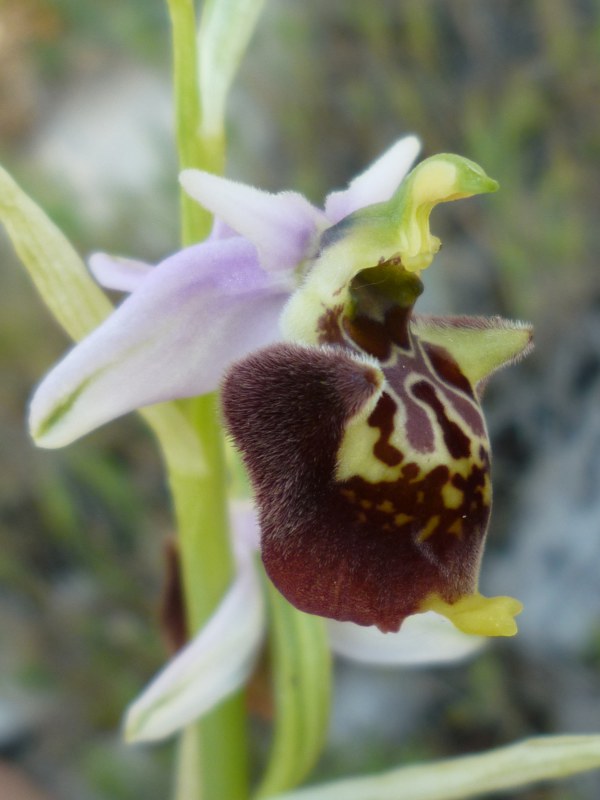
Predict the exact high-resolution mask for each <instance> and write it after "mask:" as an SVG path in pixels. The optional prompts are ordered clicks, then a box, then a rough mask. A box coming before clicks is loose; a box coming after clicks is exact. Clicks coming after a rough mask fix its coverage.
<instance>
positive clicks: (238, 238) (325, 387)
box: [31, 137, 531, 636]
mask: <svg viewBox="0 0 600 800" xmlns="http://www.w3.org/2000/svg"><path fill="white" fill-rule="evenodd" d="M417 149H418V142H417V140H416V139H415V138H414V137H408V138H405V139H402V140H400V141H399V142H397V143H396V144H395V145H394V146H393V147H392V148H391V149H390V150H388V151H387V152H386V153H385V154H384V155H383V156H382V157H381V158H380V159H379V160H378V161H376V162H375V163H374V164H373V165H372V166H371V167H370V168H369V169H368V170H367V171H366V172H364V173H363V174H362V175H360V176H359V177H358V178H356V179H355V180H354V181H353V182H352V183H351V184H350V185H349V187H348V188H347V189H346V190H345V191H342V192H336V193H333V194H331V195H329V197H328V198H327V200H326V203H325V207H324V210H319V209H317V208H315V207H314V206H312V205H311V204H310V203H309V202H308V201H307V200H306V199H304V198H303V197H302V196H300V195H298V194H296V193H292V192H283V193H281V194H278V195H271V194H267V193H264V192H260V191H259V190H257V189H254V188H251V187H247V186H243V185H240V184H236V183H234V182H232V181H229V180H226V179H224V178H219V177H216V176H214V175H209V174H207V173H201V172H198V171H195V170H187V171H184V173H183V174H182V177H181V180H182V184H183V186H184V188H185V189H186V190H187V192H188V193H189V194H190V195H191V196H192V197H193V198H195V199H196V200H198V201H199V202H201V203H202V204H203V205H204V206H205V207H206V208H208V209H209V210H210V211H211V212H213V214H214V215H215V218H216V224H215V227H214V229H213V233H212V235H211V236H210V237H209V239H208V240H207V241H206V242H203V243H201V244H198V245H195V246H193V247H190V248H187V249H185V250H183V251H181V252H179V253H177V254H175V255H173V256H171V257H170V258H168V259H166V260H165V261H163V262H162V263H161V264H159V265H158V266H157V267H155V268H149V267H147V266H146V265H143V264H140V263H139V262H132V261H129V260H118V259H111V258H109V257H107V256H97V257H96V258H95V259H93V260H92V263H91V267H92V270H93V271H94V273H95V274H96V276H97V277H98V278H99V280H100V281H101V282H103V283H104V284H105V285H109V286H112V287H114V288H120V289H125V290H130V291H131V295H130V296H129V297H128V298H127V299H126V300H125V301H124V302H123V303H122V304H121V306H120V307H119V308H118V309H117V310H116V311H115V312H114V313H113V314H112V315H111V316H110V318H109V319H108V320H107V321H106V322H105V323H103V324H102V325H101V326H100V327H99V328H98V329H96V330H95V331H94V332H93V333H92V334H91V335H90V336H88V338H87V339H85V340H84V341H83V342H81V343H80V344H78V345H77V346H76V347H75V348H74V349H73V350H72V351H71V353H69V354H68V355H67V356H66V358H65V359H64V360H63V361H62V362H60V363H59V364H58V366H57V367H55V368H54V370H52V371H51V372H50V374H49V375H48V376H47V377H46V379H45V380H44V381H43V382H42V384H41V386H40V387H39V389H38V391H37V393H36V395H35V396H34V398H33V401H32V405H31V426H32V430H33V434H34V437H35V438H36V439H37V441H38V443H39V444H41V445H43V446H44V445H45V446H48V447H55V446H60V445H63V444H67V443H68V442H70V441H72V440H73V439H75V438H77V437H78V436H81V435H83V434H84V433H86V432H88V431H90V430H92V429H93V428H94V427H97V426H98V425H100V424H102V423H103V422H106V421H108V420H110V419H112V418H114V417H116V416H118V415H120V414H123V413H125V412H127V411H129V410H132V409H134V408H137V407H140V406H145V405H148V404H151V403H156V402H159V401H162V400H168V399H174V398H179V397H188V396H193V395H197V394H202V393H205V392H209V391H212V390H213V389H215V388H216V387H217V386H218V384H219V382H220V381H221V380H222V379H223V376H225V377H224V380H223V383H222V389H223V393H222V394H223V412H224V417H225V422H226V426H227V428H228V430H229V433H230V434H231V436H232V437H233V439H234V442H235V444H236V445H237V447H238V448H239V450H240V451H241V453H242V456H243V459H244V461H245V463H246V466H247V468H248V472H249V475H250V479H251V481H252V483H253V488H254V492H255V496H256V499H257V503H258V509H259V521H260V528H261V554H262V559H263V562H264V564H265V567H266V570H267V573H268V575H269V577H270V578H271V580H272V581H273V583H274V584H275V586H276V587H277V588H278V589H279V591H280V592H281V593H282V594H283V595H284V596H285V597H286V598H287V599H288V600H289V601H290V602H291V603H292V604H293V605H295V606H296V607H297V608H299V609H300V610H303V611H306V612H309V613H313V614H318V615H321V616H324V617H327V618H333V619H335V620H338V621H340V622H352V623H357V624H359V625H363V626H376V627H378V628H379V629H380V630H381V631H384V632H385V631H398V630H399V628H400V626H401V625H402V624H403V623H404V621H405V620H406V618H408V617H410V616H412V615H414V614H423V613H425V612H436V613H437V614H440V615H442V616H445V617H447V618H448V619H450V620H451V621H452V622H453V623H454V625H455V626H456V627H457V628H458V629H459V630H461V631H463V632H465V633H466V634H474V635H484V636H496V635H499V636H506V635H512V634H514V633H515V631H516V625H515V623H514V619H513V617H514V616H515V615H516V614H517V613H519V611H520V608H521V606H520V603H518V601H516V600H514V599H512V598H506V597H497V598H485V597H483V596H482V595H481V594H480V593H479V591H478V587H477V582H478V573H479V564H480V560H481V555H482V550H483V545H484V540H485V535H486V531H487V526H488V520H489V513H490V504H491V487H490V478H489V461H490V459H489V442H488V437H487V432H486V427H485V422H484V419H483V415H482V411H481V406H480V395H481V390H482V387H483V385H484V383H485V382H486V380H487V378H488V377H489V375H490V374H491V373H492V372H494V371H495V370H496V369H498V368H499V367H500V366H502V365H503V364H505V363H508V362H510V361H513V360H514V359H515V358H517V357H518V356H519V355H523V354H524V353H525V352H526V351H527V350H528V348H529V347H530V345H531V330H530V328H529V327H528V326H526V325H523V324H521V323H510V322H507V321H505V320H501V319H499V318H492V319H483V318H466V317H458V318H454V317H447V318H428V317H420V316H418V315H415V314H413V306H414V303H415V301H416V300H417V298H418V296H419V294H420V293H421V291H422V283H421V280H420V273H421V271H422V270H424V269H425V268H427V267H428V266H429V265H430V263H431V262H432V260H433V258H434V256H435V254H436V252H437V251H438V249H439V247H440V242H439V239H437V238H436V237H435V236H433V235H432V234H431V232H430V229H429V216H430V213H431V211H432V209H433V208H434V206H436V205H437V204H438V203H440V202H445V201H449V200H455V199H459V198H462V197H469V196H471V195H474V194H477V193H481V192H490V191H494V190H495V189H496V188H497V184H496V182H495V181H493V180H492V179H490V178H489V177H488V176H487V175H485V173H484V172H483V170H482V169H481V168H480V167H478V166H477V165H476V164H474V163H473V162H471V161H468V160H467V159H464V158H461V157H458V156H452V155H440V156H436V157H433V158H429V159H427V160H425V161H423V162H422V163H421V164H419V165H418V166H417V167H416V168H415V169H414V170H413V171H412V172H411V173H410V174H409V175H408V176H406V172H407V170H408V168H409V166H410V164H411V163H412V161H413V160H414V158H415V156H416V153H417Z"/></svg>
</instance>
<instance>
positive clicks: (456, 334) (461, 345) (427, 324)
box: [411, 315, 533, 386]
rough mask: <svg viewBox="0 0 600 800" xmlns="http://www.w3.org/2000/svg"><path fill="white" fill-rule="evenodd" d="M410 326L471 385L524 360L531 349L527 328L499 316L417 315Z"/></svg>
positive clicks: (527, 326) (529, 328)
mask: <svg viewBox="0 0 600 800" xmlns="http://www.w3.org/2000/svg"><path fill="white" fill-rule="evenodd" d="M411 327H412V330H413V331H414V333H415V334H416V335H417V336H419V337H420V338H421V339H423V341H425V342H431V344H436V345H439V346H440V347H444V348H445V349H446V350H448V352H449V353H450V354H451V355H452V356H453V357H454V358H455V360H456V362H457V364H458V365H459V367H460V368H461V371H462V372H463V374H464V375H465V377H466V378H468V379H469V381H470V382H471V384H472V385H473V386H477V384H478V383H480V382H481V381H485V380H486V378H489V376H490V375H492V373H494V372H496V370H498V369H500V368H501V367H504V366H507V365H508V364H512V363H514V362H515V361H518V360H519V359H521V358H524V357H525V356H526V355H527V354H528V353H529V352H530V351H531V349H532V347H533V330H532V328H531V325H528V324H527V323H524V322H511V321H510V320H506V319H502V318H501V317H427V316H418V315H417V316H415V317H413V319H412V322H411Z"/></svg>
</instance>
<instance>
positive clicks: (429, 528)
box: [417, 514, 440, 542]
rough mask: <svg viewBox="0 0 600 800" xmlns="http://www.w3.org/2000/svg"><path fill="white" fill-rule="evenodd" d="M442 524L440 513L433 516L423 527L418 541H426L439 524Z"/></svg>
mask: <svg viewBox="0 0 600 800" xmlns="http://www.w3.org/2000/svg"><path fill="white" fill-rule="evenodd" d="M439 524H440V517H439V514H436V515H435V516H434V517H431V518H430V520H429V522H428V523H427V525H426V526H425V527H424V528H423V530H422V531H421V533H420V534H419V535H418V536H417V541H418V542H424V541H426V540H427V539H429V537H430V536H431V535H432V533H433V532H434V531H435V529H436V528H437V526H438V525H439Z"/></svg>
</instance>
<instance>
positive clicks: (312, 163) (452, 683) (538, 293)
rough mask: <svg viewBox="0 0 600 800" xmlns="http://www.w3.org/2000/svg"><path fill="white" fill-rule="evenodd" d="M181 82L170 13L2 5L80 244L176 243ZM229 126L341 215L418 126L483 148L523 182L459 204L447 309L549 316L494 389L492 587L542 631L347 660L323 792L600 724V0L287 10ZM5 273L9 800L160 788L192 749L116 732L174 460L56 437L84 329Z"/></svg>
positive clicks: (83, 4)
mask: <svg viewBox="0 0 600 800" xmlns="http://www.w3.org/2000/svg"><path fill="white" fill-rule="evenodd" d="M169 68H170V53H169V40H168V23H167V18H166V13H165V9H164V8H163V3H162V2H161V1H160V0H143V1H142V0H126V2H122V1H121V2H117V1H116V0H104V2H93V0H55V1H54V2H51V0H2V2H0V161H1V162H2V163H3V164H4V165H5V166H6V167H7V168H8V169H9V170H10V171H12V173H13V174H14V175H15V177H16V178H17V179H18V180H19V181H20V182H21V183H22V185H23V186H24V188H25V189H26V190H27V191H28V192H29V193H30V194H31V195H32V196H33V197H34V198H35V199H36V200H37V201H38V202H40V203H41V204H42V205H43V206H44V207H45V208H46V210H47V211H48V212H49V213H50V215H51V216H52V217H53V218H54V219H55V221H56V222H57V223H58V224H59V225H60V226H61V227H62V228H63V230H64V231H65V232H66V233H67V234H68V236H69V237H70V238H71V239H72V241H73V242H74V243H75V246H76V247H77V248H78V249H79V251H80V252H81V253H83V254H88V253H90V252H93V251H94V250H108V251H110V252H115V253H121V254H124V255H131V256H134V257H136V258H141V259H146V260H150V261H156V260H158V259H160V258H161V257H162V256H164V255H165V254H166V253H168V252H170V251H172V250H173V249H175V248H176V247H177V228H178V222H177V194H176V192H177V184H176V159H175V153H174V147H173V141H172V131H171V108H170V85H169ZM229 123H230V124H229V134H230V152H229V161H228V174H229V175H230V176H232V177H235V178H238V179H240V180H244V181H247V182H250V183H254V184H256V185H259V186H261V187H264V188H267V189H272V190H280V189H284V188H295V189H298V190H300V191H302V192H304V193H306V194H307V195H308V197H309V198H310V199H311V200H313V201H315V202H320V201H321V200H322V198H323V196H324V195H325V193H326V192H327V191H328V190H329V189H331V188H334V187H341V186H343V185H344V184H345V183H346V182H347V181H348V180H349V179H350V178H351V177H352V176H353V175H354V174H356V172H357V171H359V170H360V169H361V168H362V167H363V166H364V165H366V164H367V163H368V162H369V161H370V160H371V159H372V158H374V157H376V156H377V155H378V154H379V153H380V152H381V151H382V150H383V149H384V148H385V147H386V146H387V145H389V144H390V143H391V142H392V141H393V140H394V139H395V138H397V137H398V136H399V135H401V134H402V133H404V132H415V133H418V134H419V135H420V136H421V138H422V140H423V146H424V154H425V155H430V154H433V153H435V152H439V151H452V152H457V153H460V154H463V155H466V156H468V157H469V158H472V159H474V160H475V161H478V162H480V163H481V164H482V166H483V167H484V168H485V169H486V171H487V172H488V173H489V174H491V175H492V176H493V177H495V178H497V179H498V180H499V181H500V183H501V191H500V192H499V193H498V194H497V195H494V196H492V197H485V198H483V199H474V200H471V201H469V202H465V203H458V204H456V205H452V206H444V207H443V209H442V210H441V211H437V212H436V214H435V215H434V219H433V226H434V229H435V231H436V233H438V235H441V237H442V239H443V241H444V250H443V252H442V253H441V255H440V257H439V258H438V260H437V262H436V264H435V265H434V267H433V269H432V270H430V272H429V273H428V274H427V291H426V293H425V297H424V300H423V305H422V308H423V309H425V310H427V311H435V312H455V313H481V314H490V313H492V314H494V313H498V314H503V315H505V316H508V317H520V318H524V319H528V320H530V321H532V322H534V324H535V326H536V340H537V350H536V352H535V353H534V355H533V356H532V357H530V358H529V359H528V361H527V362H525V363H523V364H521V365H519V366H517V367H515V368H512V369H511V370H510V371H507V372H503V373H501V374H500V375H498V376H497V377H496V378H495V379H494V380H493V382H492V385H491V386H490V389H489V390H488V395H487V399H486V407H487V411H488V417H489V423H490V433H491V436H492V441H493V445H494V452H495V462H494V471H495V486H496V507H495V512H494V520H493V524H492V530H491V535H490V543H489V547H488V553H487V556H486V564H485V569H484V574H483V578H482V589H483V591H484V592H486V593H488V594H491V593H494V592H499V593H507V594H514V595H515V596H517V597H520V598H521V599H523V600H524V601H525V604H526V610H525V612H524V614H523V617H522V625H521V633H520V635H519V636H518V637H517V638H516V639H514V640H510V641H507V642H502V643H499V644H494V645H493V646H492V647H490V648H488V650H487V651H486V652H485V653H484V654H483V655H482V656H480V657H479V658H478V659H476V660H474V661H473V662H471V663H468V664H465V665H459V666H456V667H452V668H447V669H428V670H419V671H415V670H412V671H408V670H404V671H401V670H373V669H370V670H367V669H364V670H363V669H360V668H358V667H351V666H349V665H348V664H341V665H340V666H339V675H338V683H337V689H336V706H335V710H334V718H333V724H332V733H331V743H330V746H329V748H328V750H327V752H326V754H325V756H324V757H323V759H322V763H321V764H320V765H319V769H318V776H319V777H323V776H334V775H340V774H344V773H347V772H357V771H366V770H374V769H378V768H383V767H386V766H389V765H393V764H398V763H400V762H403V761H410V760H414V759H416V758H431V757H437V756H445V755H449V754H455V753H460V752H466V751H475V750H481V749H484V748H487V747H490V746H494V745H499V744H502V743H505V742H508V741H510V740H512V739H514V738H518V737H523V736H527V735H530V734H535V733H545V732H558V731H582V732H586V731H600V677H599V672H598V670H599V668H600V580H599V579H598V572H599V568H600V499H599V496H600V270H599V268H598V264H597V254H598V252H599V237H600V224H599V211H600V202H599V201H600V197H599V194H600V169H599V167H598V164H599V160H600V2H598V0H532V1H531V2H528V3H523V2H517V1H516V0H514V1H511V0H452V1H450V0H448V1H447V2H442V1H441V0H405V1H404V2H400V1H399V0H395V2H392V1H391V0H371V2H361V0H328V2H327V3H324V2H322V1H321V0H302V2H293V0H267V3H266V10H265V13H264V16H263V17H262V19H261V21H260V23H259V27H258V30H257V33H256V35H255V37H254V39H253V41H252V43H251V46H250V50H249V53H248V56H247V58H246V60H245V62H244V65H243V69H242V71H241V75H240V78H239V80H238V82H237V84H236V86H235V89H234V92H233V96H232V102H231V107H230V118H229ZM0 258H1V264H2V268H1V270H0V359H1V361H0V364H1V369H2V380H1V382H0V469H1V475H2V480H1V481H0V800H9V798H10V800H18V799H20V798H21V794H18V792H22V793H23V794H22V797H23V798H30V800H34V798H36V797H42V796H49V797H53V798H55V800H109V798H110V800H129V798H132V799H133V798H139V797H142V796H143V797H144V798H147V799H148V800H154V799H156V800H162V799H163V798H165V797H166V796H168V791H169V785H170V775H169V771H170V763H171V746H170V745H164V746H161V747H158V748H155V749H152V750H145V749H136V748H125V747H124V746H123V745H121V744H120V741H119V736H118V727H119V724H120V718H121V712H122V710H123V708H124V706H125V704H126V703H127V702H128V701H129V700H131V699H132V698H133V697H134V696H135V694H136V693H137V692H138V691H139V689H140V688H141V686H142V685H143V684H144V682H145V681H146V680H147V679H148V678H149V677H150V676H151V675H152V674H153V672H154V671H155V670H156V669H157V668H158V666H159V665H160V664H161V663H162V662H163V661H164V659H165V654H166V650H165V646H164V644H163V642H162V640H161V636H160V633H159V627H158V611H157V609H158V607H159V601H160V594H161V585H162V571H163V555H162V554H163V547H164V542H165V539H166V538H167V536H168V535H169V534H170V533H171V532H172V529H171V528H172V518H171V515H170V510H169V499H168V495H167V492H166V489H165V487H164V483H163V476H162V472H161V465H160V461H159V457H158V455H157V451H156V449H155V447H154V443H153V441H152V439H151V436H150V434H149V433H148V432H147V431H146V430H145V428H144V427H143V425H142V423H141V422H139V421H138V420H137V419H136V418H134V417H133V416H130V417H128V418H126V419H123V420H120V421H118V422H115V423H113V424H111V425H109V426H107V427H106V428H105V429H103V430H101V431H99V432H97V433H95V434H93V435H91V436H89V437H87V438H86V439H85V440H84V441H82V442H80V443H78V444H76V445H74V446H72V447H70V448H68V449H66V450H64V451H56V452H41V451H36V450H35V449H34V448H33V446H32V445H31V443H30V442H29V440H28V437H27V434H26V431H25V423H24V417H25V409H26V406H27V401H28V397H29V396H30V394H31V390H32V387H33V386H34V385H35V383H36V381H37V380H38V379H39V378H40V377H41V375H42V374H43V373H44V372H45V371H46V370H47V368H48V367H49V366H50V365H51V364H52V363H53V362H54V361H55V360H56V359H57V358H58V357H59V356H60V355H61V353H62V352H64V350H65V349H66V347H67V346H68V343H67V342H66V341H65V338H64V336H63V335H62V334H61V332H60V331H59V330H58V329H57V327H56V326H55V325H54V323H53V322H52V320H51V319H49V317H48V314H47V313H46V312H45V310H44V308H43V306H42V304H41V302H40V301H39V300H38V298H37V296H36V295H35V292H34V291H33V289H32V288H31V286H30V285H29V283H28V280H27V278H26V277H25V275H24V272H23V270H22V269H21V267H20V266H19V264H18V263H17V261H16V258H15V256H14V254H13V253H12V250H11V247H10V245H9V243H8V242H7V241H6V239H5V238H4V237H3V233H2V232H0ZM265 729H266V724H265V722H264V721H261V720H256V721H254V722H253V732H254V737H253V740H254V748H255V750H256V755H257V759H260V753H261V752H262V750H263V749H264V735H265ZM27 776H28V777H27ZM8 781H13V783H10V784H9V783H8ZM29 782H31V784H32V785H30V783H29ZM9 785H10V786H11V787H12V788H11V789H8V788H6V787H8V786H9ZM3 786H4V787H5V788H4V789H3V788H2V787H3ZM35 786H37V787H38V790H37V791H42V792H44V794H43V795H40V794H38V793H36V789H35V788H34V787H35ZM15 787H16V788H15ZM19 787H20V788H19ZM3 792H4V793H3ZM598 796H600V782H599V781H598V778H597V776H596V777H593V776H592V777H584V778H581V779H577V780H573V781H570V782H568V783H566V784H562V785H560V786H553V787H551V786H548V787H542V788H536V789H534V790H529V791H523V792H520V793H516V794H511V795H510V798H511V799H512V798H519V800H594V799H595V798H597V797H598ZM508 797H509V795H506V796H505V798H506V799H507V798H508ZM224 800H226V799H224ZM407 800H408V799H407Z"/></svg>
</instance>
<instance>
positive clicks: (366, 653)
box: [327, 611, 486, 666]
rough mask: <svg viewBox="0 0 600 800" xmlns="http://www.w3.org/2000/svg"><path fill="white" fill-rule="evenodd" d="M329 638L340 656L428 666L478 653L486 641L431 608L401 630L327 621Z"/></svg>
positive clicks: (395, 664)
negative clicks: (459, 628)
mask: <svg viewBox="0 0 600 800" xmlns="http://www.w3.org/2000/svg"><path fill="white" fill-rule="evenodd" d="M327 630H328V633H329V641H330V643H331V647H332V648H333V650H334V651H335V652H336V653H337V654H338V655H340V656H344V657H345V658H350V659H352V660H353V661H360V662H362V663H364V664H373V665H379V666H424V665H426V664H445V663H448V662H451V661H459V660H461V659H463V658H468V657H469V656H471V655H474V654H475V653H477V652H478V651H479V650H480V649H481V647H482V646H483V644H484V642H485V641H486V640H485V639H484V638H483V637H481V636H469V635H468V634H466V633H461V632H460V631H459V630H457V628H455V627H454V625H453V624H452V623H451V622H450V620H448V619H446V617H442V616H441V615H440V614H436V613H435V612H433V611H428V612H426V613H425V614H415V615H414V616H412V617H408V619H406V620H405V621H404V624H403V625H402V628H401V629H400V630H399V631H398V633H382V632H381V631H380V630H378V629H377V628H375V627H373V626H371V627H363V626H361V625H355V624H354V623H352V622H337V621H336V620H328V621H327Z"/></svg>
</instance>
